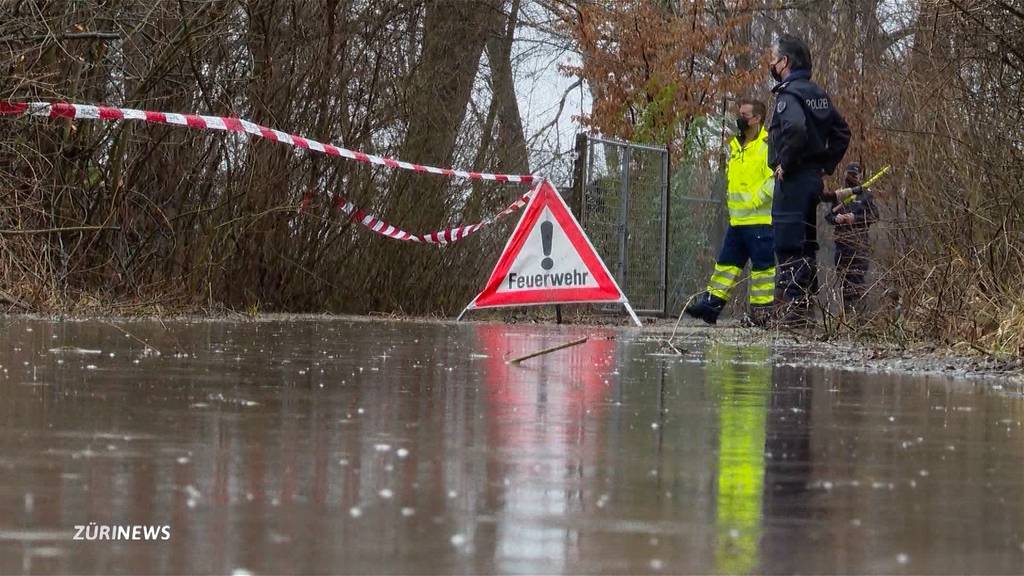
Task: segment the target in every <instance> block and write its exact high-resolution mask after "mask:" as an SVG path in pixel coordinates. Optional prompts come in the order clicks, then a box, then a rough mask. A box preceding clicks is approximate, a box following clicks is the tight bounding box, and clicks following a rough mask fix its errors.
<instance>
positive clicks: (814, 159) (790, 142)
mask: <svg viewBox="0 0 1024 576" xmlns="http://www.w3.org/2000/svg"><path fill="white" fill-rule="evenodd" d="M772 93H774V94H775V113H774V114H772V121H771V124H770V125H769V127H768V165H769V166H771V167H772V168H775V167H776V166H780V165H781V166H782V170H783V171H784V172H785V173H787V174H793V173H795V172H798V171H800V170H804V169H812V170H821V171H824V172H825V173H826V174H832V173H833V172H835V170H836V166H838V165H839V163H840V162H841V161H842V160H843V155H844V154H846V148H847V147H848V146H849V145H850V127H849V126H847V124H846V120H844V119H843V117H842V115H840V114H839V111H837V110H836V109H835V107H833V106H832V100H831V99H830V98H829V97H828V94H826V93H825V91H824V90H822V89H821V87H820V86H818V85H817V84H815V83H814V82H811V73H810V71H808V70H794V71H792V72H790V74H789V76H786V79H785V80H783V81H782V82H780V83H778V84H776V85H775V87H774V88H772Z"/></svg>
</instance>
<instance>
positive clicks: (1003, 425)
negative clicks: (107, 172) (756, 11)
mask: <svg viewBox="0 0 1024 576" xmlns="http://www.w3.org/2000/svg"><path fill="white" fill-rule="evenodd" d="M3 322H4V324H5V326H4V329H3V331H2V333H0V340H2V345H0V364H2V369H0V397H2V402H0V573H3V574H16V573H31V574H37V573H38V574H44V573H124V574H141V573H175V574H177V573H220V574H225V573H226V574H232V573H234V574H270V573H275V574H276V573H328V572H329V573H360V574H362V573H391V574H478V573H545V574H552V573H572V574H579V573H616V574H625V573H629V574H637V573H665V574H673V573H730V574H741V573H792V572H803V573H907V574H920V573H966V572H975V573H979V572H980V573H992V574H995V573H1001V574H1019V573H1021V572H1022V571H1024V427H1022V421H1024V397H1022V396H1021V395H1020V394H1019V392H1014V391H1010V390H999V389H998V387H993V386H992V385H991V384H989V383H979V382H973V383H972V382H969V381H952V380H947V379H942V378H920V377H916V378H911V377H894V376H879V375H867V374H862V373H856V372H850V371H835V370H825V369H822V368H799V367H795V366H793V365H792V364H789V363H786V362H782V361H780V360H779V356H778V355H776V354H775V353H773V352H772V351H771V350H769V349H767V348H764V347H759V346H756V345H747V344H739V345H728V344H721V343H719V344H703V343H700V342H695V343H694V345H693V346H688V347H689V348H691V351H689V352H687V353H686V354H685V355H684V356H682V357H673V356H667V355H661V354H659V347H658V345H657V344H656V343H654V342H649V341H644V338H642V337H640V336H639V335H637V334H636V333H635V332H630V331H625V330H616V329H606V328H594V327H589V328H583V327H553V326H507V325H501V324H461V325H453V324H429V323H402V322H384V321H372V322H371V321H345V320H307V319H303V320H280V321H260V322H224V321H197V322H183V321H176V322H158V321H133V322H116V323H114V322H102V321H88V322H63V323H59V322H48V321H41V320H31V319H10V318H8V319H6V320H4V321H3ZM581 336H587V337H589V340H588V342H586V343H585V344H583V345H580V346H576V347H574V348H570V349H567V350H562V351H559V352H554V353H552V354H549V355H546V356H541V357H538V358H534V359H532V360H527V361H525V362H523V363H522V364H521V365H509V364H506V362H505V359H506V357H516V356H519V355H522V354H525V353H528V352H532V351H536V350H539V349H542V348H545V347H549V346H553V345H556V344H560V343H563V342H567V341H569V340H572V339H575V338H579V337H581ZM91 523H94V524H91ZM138 525H141V526H146V527H158V528H159V530H162V531H165V532H157V533H156V534H159V536H157V537H156V539H155V540H152V539H151V540H147V539H140V540H132V539H130V538H129V537H128V535H127V533H126V532H127V531H128V529H130V528H131V527H132V526H138ZM79 526H82V527H86V528H87V529H86V530H85V533H84V534H76V533H77V532H78V531H79V528H76V527H79ZM102 526H106V527H114V529H113V533H114V534H115V535H117V539H111V537H110V533H109V532H108V533H107V534H106V535H107V538H101V539H96V538H95V537H96V535H97V534H99V535H101V536H102V535H103V533H101V532H99V529H100V527H102ZM117 527H127V529H126V530H125V533H119V532H118V531H117ZM88 528H91V529H92V531H90V530H88ZM90 534H91V535H92V536H93V538H91V539H85V538H86V537H87V536H89V535H90ZM76 535H77V536H79V537H80V539H76V538H75V537H76ZM165 535H166V536H168V537H167V538H166V539H165V538H163V536H165ZM151 536H152V535H151Z"/></svg>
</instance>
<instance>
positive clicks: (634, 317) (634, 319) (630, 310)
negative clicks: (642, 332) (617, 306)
mask: <svg viewBox="0 0 1024 576" xmlns="http://www.w3.org/2000/svg"><path fill="white" fill-rule="evenodd" d="M622 305H623V306H625V307H626V312H629V317H630V318H632V319H633V322H636V326H637V328H643V326H644V325H643V324H641V323H640V319H639V318H637V317H636V312H633V307H632V306H630V305H629V301H623V302H622Z"/></svg>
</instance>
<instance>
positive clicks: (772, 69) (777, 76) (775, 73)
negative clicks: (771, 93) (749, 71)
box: [768, 60, 782, 82]
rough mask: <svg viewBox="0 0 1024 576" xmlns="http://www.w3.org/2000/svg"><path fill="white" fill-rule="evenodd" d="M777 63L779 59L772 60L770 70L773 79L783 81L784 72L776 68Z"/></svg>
mask: <svg viewBox="0 0 1024 576" xmlns="http://www.w3.org/2000/svg"><path fill="white" fill-rule="evenodd" d="M777 63H778V60H776V61H775V62H772V63H771V64H770V65H769V66H768V72H769V73H771V75H772V80H775V81H776V82H782V74H779V72H778V71H777V70H776V69H775V64H777Z"/></svg>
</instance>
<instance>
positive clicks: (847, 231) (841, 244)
mask: <svg viewBox="0 0 1024 576" xmlns="http://www.w3.org/2000/svg"><path fill="white" fill-rule="evenodd" d="M836 206H839V203H838V202H835V201H833V202H832V206H830V207H829V209H828V210H827V211H826V212H825V221H826V222H828V223H829V224H831V225H833V226H835V233H834V238H835V242H836V248H839V249H842V250H845V251H847V252H849V251H853V252H861V251H866V250H867V249H868V247H869V246H870V242H869V240H868V227H870V226H871V225H872V224H874V223H875V222H877V221H878V205H877V204H875V195H874V193H873V192H871V190H864V192H862V193H860V194H858V195H857V196H856V197H855V198H854V200H853V201H852V202H849V203H846V204H843V205H842V208H840V209H839V210H838V211H837V212H833V209H834V208H835V207H836ZM840 214H853V216H854V220H853V224H836V216H839V215H840Z"/></svg>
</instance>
